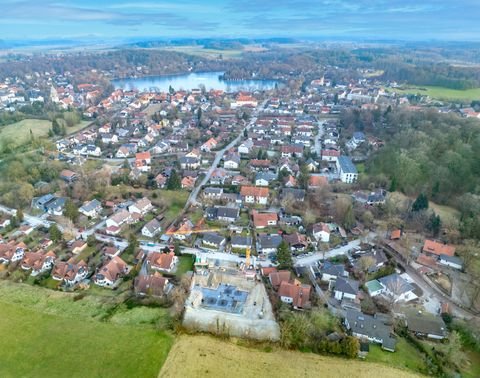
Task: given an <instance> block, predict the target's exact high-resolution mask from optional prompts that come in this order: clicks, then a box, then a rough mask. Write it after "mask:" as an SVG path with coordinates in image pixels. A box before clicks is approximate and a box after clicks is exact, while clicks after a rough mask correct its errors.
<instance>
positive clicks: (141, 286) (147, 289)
mask: <svg viewBox="0 0 480 378" xmlns="http://www.w3.org/2000/svg"><path fill="white" fill-rule="evenodd" d="M169 287H170V285H169V282H168V278H166V277H162V275H161V274H160V273H159V272H155V273H154V274H149V275H139V276H137V277H135V281H134V284H133V288H134V292H135V295H137V296H141V297H146V296H149V297H157V298H159V297H163V296H164V295H165V294H166V293H167V292H168V288H169Z"/></svg>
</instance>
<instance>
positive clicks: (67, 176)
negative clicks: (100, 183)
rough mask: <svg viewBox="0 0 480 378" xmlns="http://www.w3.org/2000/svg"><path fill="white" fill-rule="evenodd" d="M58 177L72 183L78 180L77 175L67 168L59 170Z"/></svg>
mask: <svg viewBox="0 0 480 378" xmlns="http://www.w3.org/2000/svg"><path fill="white" fill-rule="evenodd" d="M60 178H61V179H62V180H63V181H65V182H66V183H69V184H70V183H72V182H74V181H76V180H78V176H77V174H76V173H75V172H73V171H71V170H69V169H64V170H62V171H61V172H60Z"/></svg>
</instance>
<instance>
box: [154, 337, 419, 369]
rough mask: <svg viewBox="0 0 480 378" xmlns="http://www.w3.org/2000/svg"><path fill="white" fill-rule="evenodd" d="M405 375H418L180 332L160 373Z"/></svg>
mask: <svg viewBox="0 0 480 378" xmlns="http://www.w3.org/2000/svg"><path fill="white" fill-rule="evenodd" d="M372 376H374V377H382V378H389V377H392V378H393V377H395V378H408V377H419V376H418V375H415V374H412V373H409V372H405V371H403V370H398V369H394V368H390V367H388V366H384V365H380V364H372V363H368V362H364V361H360V360H344V359H341V358H335V357H324V356H318V355H315V354H311V353H300V352H293V351H285V350H278V351H275V350H274V351H272V352H263V351H260V350H257V349H252V348H246V347H243V346H238V345H235V344H234V343H232V342H227V341H221V340H219V339H215V338H214V337H211V336H203V335H202V336H200V335H198V336H187V335H183V336H181V337H180V338H179V339H178V340H177V341H176V343H175V345H174V346H173V348H172V349H171V351H170V353H169V355H168V358H167V361H166V363H165V365H163V368H162V370H161V371H160V377H162V378H170V377H229V378H236V377H242V378H248V377H255V378H263V377H278V378H284V377H285V378H289V377H292V378H293V377H322V378H324V377H348V378H357V377H358V378H363V377H365V378H367V377H372Z"/></svg>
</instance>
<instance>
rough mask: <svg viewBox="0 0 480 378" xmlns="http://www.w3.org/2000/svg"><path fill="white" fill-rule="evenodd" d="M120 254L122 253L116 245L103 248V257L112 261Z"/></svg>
mask: <svg viewBox="0 0 480 378" xmlns="http://www.w3.org/2000/svg"><path fill="white" fill-rule="evenodd" d="M120 252H121V250H120V249H119V248H118V247H116V246H114V245H112V246H108V245H107V246H105V247H103V248H102V253H103V255H104V256H106V257H108V258H110V259H111V258H112V257H114V256H118V255H119V254H120Z"/></svg>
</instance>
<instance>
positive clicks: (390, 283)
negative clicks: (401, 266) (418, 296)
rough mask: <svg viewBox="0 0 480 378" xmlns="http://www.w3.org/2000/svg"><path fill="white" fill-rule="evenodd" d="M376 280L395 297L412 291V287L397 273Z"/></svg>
mask: <svg viewBox="0 0 480 378" xmlns="http://www.w3.org/2000/svg"><path fill="white" fill-rule="evenodd" d="M378 280H379V281H380V282H381V283H382V285H383V286H385V287H386V288H387V289H388V290H390V291H391V292H392V293H393V294H395V295H401V294H404V293H408V292H409V291H413V290H414V287H413V286H412V285H410V284H409V283H408V282H407V281H406V280H405V279H404V278H402V277H400V276H399V275H398V274H397V273H394V274H390V275H389V276H386V277H382V278H379V279H378Z"/></svg>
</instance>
